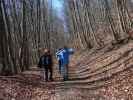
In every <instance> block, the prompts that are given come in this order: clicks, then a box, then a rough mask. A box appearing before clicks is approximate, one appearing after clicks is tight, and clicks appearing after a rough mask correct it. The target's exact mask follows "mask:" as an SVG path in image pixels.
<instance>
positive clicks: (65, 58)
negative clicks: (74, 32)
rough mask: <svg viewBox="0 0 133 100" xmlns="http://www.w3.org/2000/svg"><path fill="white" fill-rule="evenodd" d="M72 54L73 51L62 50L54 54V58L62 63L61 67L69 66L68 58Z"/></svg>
mask: <svg viewBox="0 0 133 100" xmlns="http://www.w3.org/2000/svg"><path fill="white" fill-rule="evenodd" d="M73 53H74V50H73V49H68V48H66V49H62V50H60V51H59V52H57V53H56V57H57V58H58V60H61V61H62V66H63V65H66V64H69V57H70V55H71V54H73Z"/></svg>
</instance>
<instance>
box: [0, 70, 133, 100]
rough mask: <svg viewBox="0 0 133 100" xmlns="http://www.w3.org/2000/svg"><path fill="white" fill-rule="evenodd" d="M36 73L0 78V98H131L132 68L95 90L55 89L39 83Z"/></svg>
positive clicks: (119, 99)
mask: <svg viewBox="0 0 133 100" xmlns="http://www.w3.org/2000/svg"><path fill="white" fill-rule="evenodd" d="M41 82H43V79H41V77H40V76H38V75H29V74H28V75H26V74H21V75H17V76H16V77H10V78H5V77H1V78H0V100H133V68H131V69H128V70H126V71H125V72H122V73H121V74H119V75H116V76H115V77H113V78H112V79H110V80H109V81H108V85H107V86H105V87H101V88H99V89H95V90H88V89H76V88H70V89H56V88H55V86H54V85H51V84H50V83H49V82H47V83H46V82H44V84H41Z"/></svg>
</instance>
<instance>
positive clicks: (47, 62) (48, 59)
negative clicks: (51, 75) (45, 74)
mask: <svg viewBox="0 0 133 100" xmlns="http://www.w3.org/2000/svg"><path fill="white" fill-rule="evenodd" d="M52 65H53V61H52V56H51V55H43V56H41V57H40V59H39V63H38V67H40V68H42V67H45V66H52Z"/></svg>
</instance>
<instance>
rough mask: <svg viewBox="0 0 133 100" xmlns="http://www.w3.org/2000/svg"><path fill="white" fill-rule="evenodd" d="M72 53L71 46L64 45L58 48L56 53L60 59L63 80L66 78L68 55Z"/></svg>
mask: <svg viewBox="0 0 133 100" xmlns="http://www.w3.org/2000/svg"><path fill="white" fill-rule="evenodd" d="M73 53H74V50H73V49H72V48H67V47H66V46H64V48H63V49H62V50H60V52H59V53H57V54H58V56H60V57H59V59H61V74H62V75H63V79H64V81H66V80H68V65H69V58H70V55H71V54H73Z"/></svg>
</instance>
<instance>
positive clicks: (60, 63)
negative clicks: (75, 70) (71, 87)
mask: <svg viewBox="0 0 133 100" xmlns="http://www.w3.org/2000/svg"><path fill="white" fill-rule="evenodd" d="M58 63H59V73H60V74H61V65H62V62H61V60H59V61H58Z"/></svg>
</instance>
